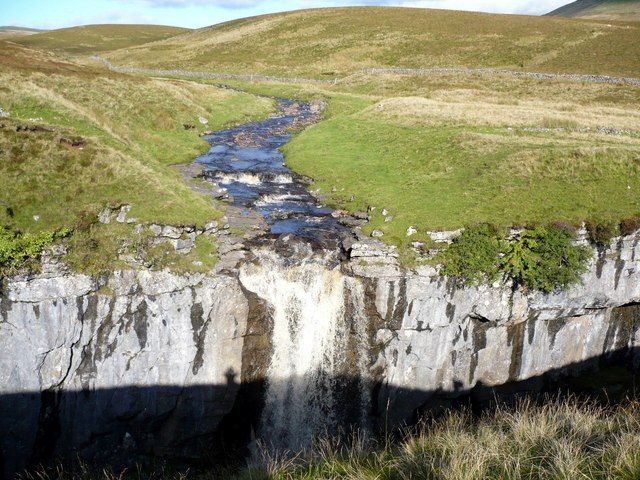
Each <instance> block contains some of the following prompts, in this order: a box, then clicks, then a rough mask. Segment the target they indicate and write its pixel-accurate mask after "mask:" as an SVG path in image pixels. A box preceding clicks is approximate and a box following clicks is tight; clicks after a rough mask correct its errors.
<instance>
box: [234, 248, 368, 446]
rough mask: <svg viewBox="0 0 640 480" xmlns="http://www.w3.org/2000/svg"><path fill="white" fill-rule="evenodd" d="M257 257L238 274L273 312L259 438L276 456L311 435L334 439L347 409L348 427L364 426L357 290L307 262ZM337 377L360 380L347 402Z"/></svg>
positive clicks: (363, 367) (365, 400)
mask: <svg viewBox="0 0 640 480" xmlns="http://www.w3.org/2000/svg"><path fill="white" fill-rule="evenodd" d="M259 258H260V262H259V264H258V265H250V266H246V267H245V268H243V270H242V272H241V277H240V278H241V281H242V283H243V284H244V285H245V287H246V288H248V289H249V290H251V291H253V292H255V293H256V294H257V295H258V296H259V297H261V298H263V299H264V300H266V301H267V302H268V303H269V304H270V306H271V307H272V309H273V313H272V317H273V330H272V344H273V354H272V358H271V361H270V364H269V367H268V369H267V391H266V398H265V407H264V411H263V416H262V422H261V423H262V425H261V429H260V437H261V440H262V441H263V442H264V443H265V444H266V445H267V446H269V447H271V448H276V449H280V450H285V449H286V450H291V451H297V450H301V449H304V448H308V447H309V446H311V445H312V443H313V441H314V440H315V439H317V438H318V437H323V436H326V435H334V434H335V433H336V432H337V431H338V430H339V428H340V427H342V426H343V425H342V424H343V423H344V420H345V419H344V417H345V414H346V409H347V407H348V408H349V411H350V412H354V413H355V415H353V413H352V414H351V418H349V419H348V420H349V422H350V424H351V425H353V424H356V425H358V426H359V427H363V428H364V427H366V425H365V423H366V420H365V418H366V415H367V413H368V409H369V403H368V394H367V392H366V388H367V381H366V377H367V357H366V354H365V352H366V350H367V349H366V342H367V340H366V324H365V321H364V315H363V313H362V312H363V309H364V304H363V302H364V301H363V298H364V291H363V288H362V286H361V285H360V284H359V283H358V282H357V281H356V280H354V279H352V278H348V277H345V276H344V275H342V273H341V272H340V271H339V269H338V268H336V269H333V270H330V269H328V268H327V267H326V266H325V265H323V264H321V263H319V262H317V261H314V258H307V259H306V260H305V261H303V262H302V264H300V265H297V266H285V265H283V263H282V260H281V259H279V258H278V256H277V255H276V254H275V253H273V252H268V251H263V252H261V253H259ZM316 260H317V259H316ZM347 299H348V300H347ZM346 304H349V305H350V306H351V308H349V309H347V308H346ZM348 312H354V313H351V314H349V313H348ZM345 378H348V379H351V380H353V379H354V378H357V379H359V380H360V382H357V385H358V387H357V388H358V389H359V392H357V393H356V394H355V395H351V398H348V399H344V398H342V397H341V390H340V389H341V388H343V387H344V385H345ZM342 392H344V388H343V390H342ZM343 396H344V395H343ZM345 400H346V401H347V402H348V403H350V405H346V404H345ZM354 403H355V408H354ZM354 416H356V417H359V418H353V417H354Z"/></svg>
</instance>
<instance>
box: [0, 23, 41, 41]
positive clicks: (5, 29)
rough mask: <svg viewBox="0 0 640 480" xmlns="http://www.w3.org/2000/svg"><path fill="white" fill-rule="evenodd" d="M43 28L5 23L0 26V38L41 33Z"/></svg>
mask: <svg viewBox="0 0 640 480" xmlns="http://www.w3.org/2000/svg"><path fill="white" fill-rule="evenodd" d="M43 31H44V30H38V29H36V28H25V27H15V26H11V25H5V26H2V27H0V38H1V39H7V38H14V37H22V36H26V35H34V34H36V33H41V32H43Z"/></svg>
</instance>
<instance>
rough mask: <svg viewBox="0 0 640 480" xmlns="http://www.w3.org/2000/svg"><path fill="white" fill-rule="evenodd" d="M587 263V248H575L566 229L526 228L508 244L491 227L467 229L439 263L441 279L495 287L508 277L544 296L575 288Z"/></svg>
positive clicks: (446, 251) (442, 256) (445, 252)
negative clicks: (488, 283) (487, 283)
mask: <svg viewBox="0 0 640 480" xmlns="http://www.w3.org/2000/svg"><path fill="white" fill-rule="evenodd" d="M588 259H589V249H588V248H585V247H579V246H575V245H573V244H572V243H571V233H570V232H569V231H568V230H567V229H562V228H558V227H555V226H549V227H536V228H533V229H525V230H524V231H523V232H522V233H521V234H520V235H519V236H518V238H516V239H515V240H512V241H508V240H504V239H503V238H501V237H500V236H499V235H498V232H497V230H496V229H495V228H492V227H489V226H487V225H479V226H475V227H471V228H468V229H467V230H465V232H464V233H463V234H462V235H460V236H459V237H458V238H457V239H456V240H455V241H454V242H453V244H452V245H451V246H450V247H449V248H448V249H447V250H445V251H444V252H443V253H442V254H441V256H440V258H439V260H440V261H441V263H442V264H443V268H442V271H441V273H442V274H444V275H447V276H451V277H454V278H457V279H459V280H461V281H462V282H464V283H466V284H476V283H481V282H491V281H494V280H495V279H496V278H498V277H499V276H500V274H504V275H506V276H507V277H508V278H510V279H512V280H513V281H514V282H515V283H516V284H517V285H521V286H524V287H527V288H530V289H532V290H541V291H543V292H551V291H553V290H554V289H556V288H559V289H564V288H567V287H568V286H569V285H571V284H573V283H576V282H577V281H578V280H579V279H580V275H582V273H584V271H585V270H586V264H587V261H588Z"/></svg>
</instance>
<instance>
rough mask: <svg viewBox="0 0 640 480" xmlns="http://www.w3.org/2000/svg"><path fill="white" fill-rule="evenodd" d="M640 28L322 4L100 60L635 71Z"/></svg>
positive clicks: (236, 66)
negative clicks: (312, 8) (324, 6)
mask: <svg viewBox="0 0 640 480" xmlns="http://www.w3.org/2000/svg"><path fill="white" fill-rule="evenodd" d="M639 28H640V27H639V26H638V25H636V24H630V25H615V26H610V25H607V24H605V23H594V22H593V21H575V20H567V19H563V18H557V17H527V16H516V15H495V14H483V13H470V12H456V11H444V10H427V9H407V8H391V7H354V8H340V9H336V8H329V9H317V10H306V11H298V12H289V13H282V14H274V15H267V16H261V17H254V18H248V19H242V20H237V21H233V22H228V23H224V24H221V25H216V26H213V27H209V28H203V29H199V30H195V31H193V32H189V33H186V34H184V35H180V36H177V37H174V38H170V39H167V40H164V41H160V42H155V43H153V44H147V45H141V46H135V47H131V48H127V49H123V50H120V51H117V52H113V53H112V54H110V55H108V58H109V59H110V60H112V61H113V63H115V64H117V65H132V66H140V67H160V68H185V69H191V70H214V71H228V72H249V73H267V74H275V75H281V76H288V77H291V76H309V77H318V78H334V77H343V76H345V75H349V74H352V73H354V72H357V71H359V70H360V69H362V68H367V67H384V66H389V67H394V66H399V67H455V66H460V67H494V68H508V69H524V70H532V71H538V70H542V71H552V72H557V71H558V72H576V73H602V74H611V75H625V76H640V57H639V56H638V55H633V54H632V53H631V52H637V49H638V40H639V38H640V30H639ZM611 53H614V54H613V55H611ZM596 56H597V59H598V61H593V60H594V58H596Z"/></svg>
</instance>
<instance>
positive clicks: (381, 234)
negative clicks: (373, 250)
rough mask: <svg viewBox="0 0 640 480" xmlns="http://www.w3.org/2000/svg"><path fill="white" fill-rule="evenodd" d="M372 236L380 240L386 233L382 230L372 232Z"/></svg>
mask: <svg viewBox="0 0 640 480" xmlns="http://www.w3.org/2000/svg"><path fill="white" fill-rule="evenodd" d="M371 236H372V237H373V238H380V237H383V236H384V232H383V231H382V230H374V231H373V232H371Z"/></svg>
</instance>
